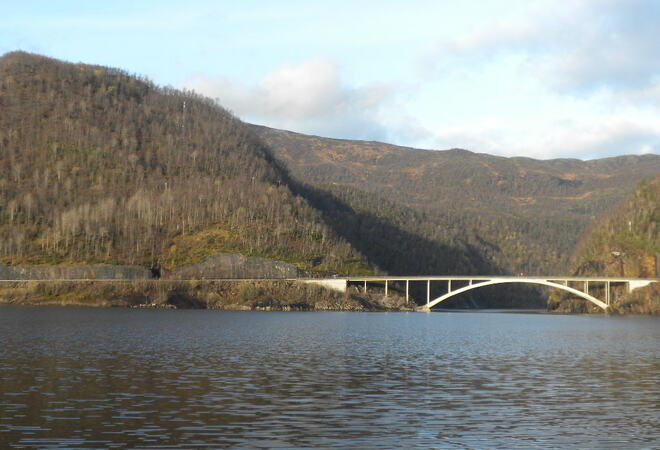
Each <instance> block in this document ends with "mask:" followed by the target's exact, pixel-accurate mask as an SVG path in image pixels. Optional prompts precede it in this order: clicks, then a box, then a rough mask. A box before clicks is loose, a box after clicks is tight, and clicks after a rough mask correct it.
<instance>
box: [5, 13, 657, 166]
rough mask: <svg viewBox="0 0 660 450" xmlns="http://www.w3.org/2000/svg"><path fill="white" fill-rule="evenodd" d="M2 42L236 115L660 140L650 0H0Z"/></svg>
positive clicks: (545, 149) (583, 148) (486, 133)
mask: <svg viewBox="0 0 660 450" xmlns="http://www.w3.org/2000/svg"><path fill="white" fill-rule="evenodd" d="M2 3H3V5H2V15H3V20H2V21H0V53H5V52H9V51H13V50H24V51H29V52H33V53H39V54H43V55H47V56H51V57H54V58H59V59H63V60H67V61H71V62H84V63H90V64H101V65H104V66H111V67H118V68H121V69H124V70H127V71H128V72H131V73H135V74H138V75H142V76H147V77H148V78H150V79H151V80H152V81H154V82H155V83H157V84H159V85H163V86H164V85H167V86H173V87H176V88H181V89H191V90H194V91H196V92H198V93H200V94H203V95H205V96H208V97H211V98H213V99H216V100H217V101H218V102H219V103H220V104H221V105H223V106H224V107H225V108H227V109H229V110H231V111H232V112H233V113H234V114H235V115H237V116H238V117H240V118H241V119H243V120H245V121H248V122H251V123H258V124H262V125H266V126H270V127H274V128H283V129H287V130H292V131H297V132H301V133H306V134H315V135H320V136H326V137H334V138H345V139H364V140H375V141H382V142H388V143H393V144H398V145H404V146H411V147H418V148H428V149H448V148H464V149H468V150H471V151H475V152H479V153H491V154H496V155H502V156H526V157H532V158H538V159H550V158H580V159H593V158H602V157H609V156H615V155H621V154H645V153H656V154H660V1H658V0H562V1H556V0H552V1H547V0H491V1H489V0H455V1H453V0H445V1H442V0H428V1H426V0H406V1H403V0H402V1H390V0H377V1H374V0H351V1H341V0H337V1H323V0H318V1H309V0H277V1H274V0H241V1H235V0H234V1H210V0H188V1H185V2H182V1H169V0H159V1H139V0H128V1H127V0H113V1H106V2H95V1H91V2H90V1H71V0H68V1H67V0H62V1H60V0H49V1H32V0H24V1H12V0H2Z"/></svg>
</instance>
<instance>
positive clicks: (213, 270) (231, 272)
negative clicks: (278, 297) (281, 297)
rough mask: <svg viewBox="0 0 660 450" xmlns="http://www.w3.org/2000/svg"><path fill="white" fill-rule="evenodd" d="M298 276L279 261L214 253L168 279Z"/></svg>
mask: <svg viewBox="0 0 660 450" xmlns="http://www.w3.org/2000/svg"><path fill="white" fill-rule="evenodd" d="M299 275H300V271H299V270H298V268H297V267H295V266H293V265H291V264H287V263H283V262H280V261H274V260H272V259H266V258H246V257H245V256H242V255H238V254H234V253H216V254H215V255H213V256H211V257H209V258H208V259H206V260H205V261H202V262H201V263H198V264H193V265H190V266H187V267H184V268H182V269H179V270H176V271H174V272H172V273H171V274H170V277H169V278H180V279H196V278H296V277H298V276H299Z"/></svg>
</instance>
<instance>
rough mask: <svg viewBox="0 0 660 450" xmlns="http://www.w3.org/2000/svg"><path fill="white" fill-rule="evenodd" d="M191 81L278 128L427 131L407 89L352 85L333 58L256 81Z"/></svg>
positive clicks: (349, 134) (404, 136) (391, 135)
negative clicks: (404, 98) (403, 98)
mask: <svg viewBox="0 0 660 450" xmlns="http://www.w3.org/2000/svg"><path fill="white" fill-rule="evenodd" d="M185 84H186V87H187V88H190V89H194V90H195V91H197V92H199V93H201V94H203V95H206V96H209V97H212V98H216V99H217V100H218V102H219V103H220V104H221V105H223V106H225V107H226V108H228V109H230V110H232V111H233V112H234V113H235V114H237V115H238V116H239V117H241V118H243V119H245V120H246V121H249V122H255V123H260V124H264V125H268V126H271V127H275V128H284V129H289V130H293V131H299V132H303V133H310V134H320V135H324V136H335V137H342V138H347V139H369V140H382V141H388V142H393V141H399V140H410V139H418V138H419V137H420V136H423V135H424V134H425V133H426V132H425V130H423V129H422V128H421V127H419V126H418V125H416V122H415V120H414V119H412V118H411V117H409V116H408V115H406V114H405V113H404V112H403V107H402V106H401V104H400V103H399V101H398V97H399V96H400V95H401V93H402V92H403V91H404V90H405V88H404V87H402V86H398V85H393V84H371V85H368V86H364V87H352V86H348V85H346V84H345V83H343V81H342V79H341V73H340V68H339V66H338V64H337V63H336V62H335V61H333V60H331V59H329V58H318V59H313V60H309V61H306V62H303V63H301V64H298V65H284V66H282V67H280V68H278V69H277V70H275V71H273V72H270V73H268V74H266V75H265V76H264V77H263V78H262V79H261V80H260V81H259V82H258V83H256V84H253V85H250V84H246V83H243V82H240V81H237V80H231V79H229V78H226V77H210V76H207V75H203V74H198V75H197V76H195V77H193V78H191V79H190V80H188V82H186V83H185Z"/></svg>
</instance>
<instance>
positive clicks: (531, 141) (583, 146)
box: [437, 117, 660, 159]
mask: <svg viewBox="0 0 660 450" xmlns="http://www.w3.org/2000/svg"><path fill="white" fill-rule="evenodd" d="M437 146H438V147H441V148H446V147H463V148H465V147H467V148H468V149H474V150H476V151H479V152H482V153H491V154H498V155H503V156H522V155H524V156H528V157H532V158H539V159H546V158H550V157H552V158H580V159H593V158H604V157H608V156H614V155H621V154H644V153H660V122H657V121H653V120H645V121H631V120H630V119H627V118H625V117H608V118H602V117H601V118H588V119H581V120H574V119H563V120H557V121H553V122H551V123H543V124H535V125H530V126H529V128H526V129H521V126H520V123H518V122H515V121H511V120H507V119H489V120H482V121H477V122H472V123H469V124H465V125H460V126H454V127H448V128H446V129H444V130H442V133H441V137H438V140H437Z"/></svg>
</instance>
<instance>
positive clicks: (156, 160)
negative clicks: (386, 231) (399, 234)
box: [0, 52, 367, 273]
mask: <svg viewBox="0 0 660 450" xmlns="http://www.w3.org/2000/svg"><path fill="white" fill-rule="evenodd" d="M0 110H1V111H2V114H0V264H7V265H18V264H22V265H31V264H50V265H80V264H126V265H137V266H142V267H147V268H151V269H153V270H154V271H155V272H156V273H157V272H160V271H162V270H165V271H167V270H173V269H177V268H179V267H183V266H186V265H189V264H194V263H198V262H200V261H203V260H204V259H205V258H207V257H209V256H211V255H212V254H214V253H217V252H228V253H240V254H242V255H244V256H255V257H265V258H272V259H275V260H280V261H286V262H289V263H292V264H295V265H296V266H298V267H299V268H301V269H303V270H306V271H320V272H325V271H331V272H339V273H346V272H365V271H366V270H367V267H366V264H367V263H366V260H365V259H364V258H363V257H362V255H360V254H359V253H358V252H357V251H355V249H354V248H353V247H351V245H350V244H349V243H348V242H346V240H344V239H342V238H341V237H340V236H338V235H337V234H336V233H335V232H334V231H333V230H332V229H331V228H330V227H329V226H328V225H326V224H325V223H324V222H323V219H322V216H321V214H320V213H319V212H318V211H317V210H315V209H314V208H313V207H312V206H310V204H309V203H308V202H307V201H306V200H305V199H304V198H302V197H301V196H299V195H296V194H295V193H294V192H293V190H292V188H291V186H290V184H289V176H288V174H287V172H286V170H284V169H282V168H281V167H280V166H279V165H278V164H277V163H276V162H275V161H274V160H273V159H272V157H271V156H270V154H269V152H268V150H267V149H266V147H265V146H264V145H263V144H262V142H261V141H260V140H259V139H258V138H257V137H256V136H255V135H254V133H253V132H252V131H251V129H250V128H248V127H247V126H246V125H245V124H243V123H242V122H241V121H239V120H238V119H236V118H235V117H233V116H232V115H231V114H230V113H228V112H227V111H226V110H224V109H222V108H221V107H219V106H217V105H216V104H214V103H213V102H212V101H211V100H208V99H205V98H202V97H200V96H197V95H195V94H193V93H190V92H181V91H177V90H173V89H169V88H160V87H157V86H155V85H154V84H153V83H151V82H149V81H147V80H144V79H141V78H139V77H135V76H131V75H129V74H127V73H125V72H122V71H121V70H117V69H111V68H106V67H99V66H90V65H85V64H70V63H65V62H61V61H57V60H54V59H50V58H46V57H42V56H37V55H32V54H27V53H23V52H14V53H9V54H6V55H4V56H3V57H2V58H0Z"/></svg>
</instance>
